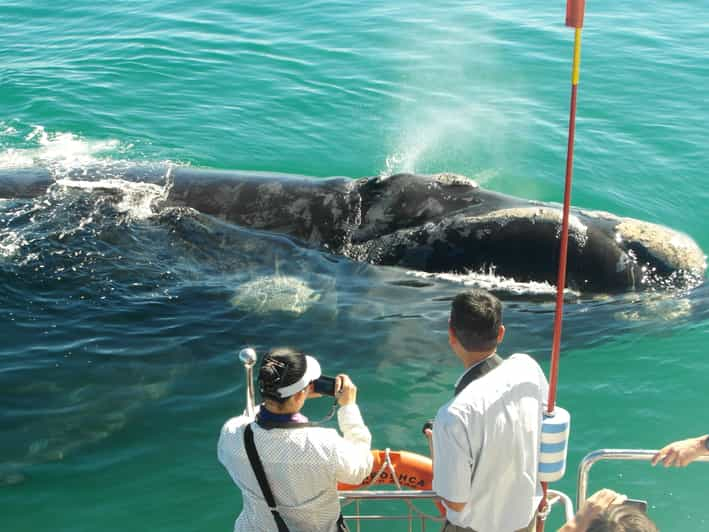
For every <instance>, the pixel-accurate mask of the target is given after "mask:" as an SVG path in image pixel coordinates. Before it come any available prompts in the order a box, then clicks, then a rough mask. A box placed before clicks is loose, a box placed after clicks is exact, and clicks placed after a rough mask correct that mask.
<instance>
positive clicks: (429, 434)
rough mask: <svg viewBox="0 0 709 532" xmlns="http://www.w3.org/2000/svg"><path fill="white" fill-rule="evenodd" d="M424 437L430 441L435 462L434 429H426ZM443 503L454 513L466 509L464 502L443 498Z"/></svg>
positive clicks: (429, 448)
mask: <svg viewBox="0 0 709 532" xmlns="http://www.w3.org/2000/svg"><path fill="white" fill-rule="evenodd" d="M423 433H424V435H425V436H426V439H427V440H428V450H429V452H430V453H431V461H433V429H429V428H426V429H424V431H423ZM441 501H443V503H444V504H445V505H446V506H447V507H448V508H450V509H451V510H453V511H454V512H460V511H461V510H462V509H463V508H465V504H466V503H464V502H453V501H449V500H448V499H444V498H443V497H441Z"/></svg>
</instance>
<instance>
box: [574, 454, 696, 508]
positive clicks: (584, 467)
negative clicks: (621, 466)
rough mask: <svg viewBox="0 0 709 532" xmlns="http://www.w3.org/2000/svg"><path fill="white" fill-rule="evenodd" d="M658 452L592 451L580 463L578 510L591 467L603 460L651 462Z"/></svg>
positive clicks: (582, 499)
mask: <svg viewBox="0 0 709 532" xmlns="http://www.w3.org/2000/svg"><path fill="white" fill-rule="evenodd" d="M657 453H658V451H653V450H651V449H598V450H597V451H591V452H590V453H588V454H587V455H586V456H584V457H583V460H581V462H580V463H579V471H578V477H577V481H576V508H577V509H578V508H580V507H581V504H583V502H584V501H585V500H586V498H587V497H586V495H587V489H588V474H589V472H590V471H591V467H593V465H594V464H596V463H597V462H601V461H603V460H629V461H635V462H638V461H642V462H649V461H650V460H652V457H653V456H655V455H656V454H657ZM695 461H697V462H709V456H700V457H699V458H697V459H696V460H695Z"/></svg>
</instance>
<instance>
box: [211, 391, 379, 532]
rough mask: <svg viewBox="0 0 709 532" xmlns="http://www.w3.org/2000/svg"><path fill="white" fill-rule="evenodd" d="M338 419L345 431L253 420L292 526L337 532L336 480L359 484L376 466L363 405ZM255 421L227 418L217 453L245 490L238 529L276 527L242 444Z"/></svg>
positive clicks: (298, 530) (295, 531)
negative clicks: (267, 426) (262, 424)
mask: <svg viewBox="0 0 709 532" xmlns="http://www.w3.org/2000/svg"><path fill="white" fill-rule="evenodd" d="M337 420H338V423H339V426H340V430H341V431H342V434H343V436H340V435H339V434H338V433H337V431H336V430H335V429H329V428H322V427H308V426H304V427H303V428H287V429H284V428H274V429H270V430H266V429H263V428H261V427H259V426H258V425H257V424H256V423H254V424H253V425H252V430H253V432H254V443H255V445H256V450H257V451H258V454H259V457H260V458H261V462H262V463H263V468H264V471H265V472H266V477H267V479H268V483H269V484H270V486H271V491H272V492H273V497H274V499H275V500H276V505H277V507H278V511H279V512H280V514H281V517H282V518H283V520H284V521H285V523H286V525H288V528H289V530H290V532H335V531H336V530H337V526H336V522H337V518H338V517H339V515H340V503H339V501H338V498H337V482H338V481H339V482H345V483H348V484H358V483H359V482H361V481H362V480H363V479H364V478H365V477H366V476H367V475H368V474H369V473H370V471H371V469H372V454H371V452H370V447H371V443H372V435H371V434H370V432H369V429H368V428H367V427H366V426H365V425H364V421H363V420H362V415H361V413H360V411H359V407H358V406H357V405H355V404H352V405H347V406H343V407H340V409H339V410H338V412H337ZM252 421H253V419H252V418H249V417H247V416H239V417H234V418H231V419H230V420H228V421H227V422H226V423H225V424H224V426H223V427H222V432H221V435H220V436H219V443H218V445H217V455H218V457H219V461H220V462H221V463H222V464H223V465H224V467H225V468H226V470H227V471H228V472H229V475H231V478H232V479H233V480H234V482H235V483H236V485H237V486H238V487H239V489H240V490H241V493H242V496H243V501H244V506H243V509H242V511H241V514H240V515H239V517H238V518H237V519H236V522H235V523H234V531H235V532H246V531H249V532H252V531H263V532H266V531H269V532H270V531H276V530H277V528H276V523H275V521H274V519H273V515H272V514H271V511H270V510H269V509H268V505H267V504H266V501H265V500H264V498H263V493H262V492H261V488H260V487H259V484H258V481H257V480H256V476H255V475H254V472H253V469H252V467H251V463H250V462H249V458H248V456H247V455H246V449H245V447H244V428H245V427H246V425H248V424H249V423H251V422H252Z"/></svg>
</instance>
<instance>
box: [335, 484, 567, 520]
mask: <svg viewBox="0 0 709 532" xmlns="http://www.w3.org/2000/svg"><path fill="white" fill-rule="evenodd" d="M338 495H339V498H340V499H341V500H343V501H345V504H344V505H343V507H344V506H346V504H347V503H348V502H355V507H356V512H357V513H356V514H354V515H345V516H344V518H345V519H346V520H347V519H351V520H354V521H356V522H357V530H359V522H360V521H386V520H402V519H408V521H409V530H412V525H413V521H414V520H420V521H421V528H422V530H424V529H425V521H427V520H428V521H434V522H435V521H438V522H441V521H444V520H445V518H444V517H438V516H435V515H428V514H425V513H423V512H421V511H419V510H416V513H418V515H414V513H413V512H412V511H411V509H410V510H409V513H408V515H361V513H360V505H359V502H360V501H363V500H371V501H374V500H380V501H381V500H403V501H410V500H422V499H429V500H432V501H437V500H440V498H439V497H438V495H436V492H434V491H427V490H355V491H340V492H338ZM547 500H548V502H549V511H551V508H553V507H554V505H556V504H557V503H561V504H562V505H563V509H564V519H565V521H569V520H571V519H572V518H573V516H574V505H573V502H572V501H571V499H570V498H569V496H568V495H566V494H565V493H563V492H561V491H557V490H552V489H550V490H548V491H547Z"/></svg>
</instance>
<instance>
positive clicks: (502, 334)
mask: <svg viewBox="0 0 709 532" xmlns="http://www.w3.org/2000/svg"><path fill="white" fill-rule="evenodd" d="M504 337H505V326H504V325H500V328H499V329H498V331H497V343H498V345H499V344H501V343H502V339H503V338H504Z"/></svg>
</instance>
